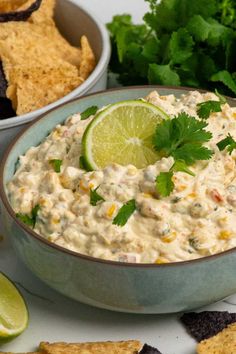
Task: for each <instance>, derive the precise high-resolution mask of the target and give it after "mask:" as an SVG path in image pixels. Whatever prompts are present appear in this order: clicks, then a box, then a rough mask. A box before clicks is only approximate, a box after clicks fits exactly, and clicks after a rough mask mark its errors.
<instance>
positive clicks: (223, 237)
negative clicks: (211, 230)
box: [218, 230, 232, 240]
mask: <svg viewBox="0 0 236 354" xmlns="http://www.w3.org/2000/svg"><path fill="white" fill-rule="evenodd" d="M231 237H232V232H230V231H227V230H224V231H221V232H220V233H219V236H218V238H219V239H220V240H230V239H231Z"/></svg>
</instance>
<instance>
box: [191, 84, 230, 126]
mask: <svg viewBox="0 0 236 354" xmlns="http://www.w3.org/2000/svg"><path fill="white" fill-rule="evenodd" d="M215 94H216V95H217V96H218V97H219V101H215V100H209V101H205V102H201V103H198V104H197V114H198V116H199V117H200V118H202V119H207V118H209V117H210V114H211V113H214V112H221V111H222V108H221V105H222V104H225V103H226V99H225V97H224V96H222V95H220V94H219V93H218V91H217V90H216V91H215Z"/></svg>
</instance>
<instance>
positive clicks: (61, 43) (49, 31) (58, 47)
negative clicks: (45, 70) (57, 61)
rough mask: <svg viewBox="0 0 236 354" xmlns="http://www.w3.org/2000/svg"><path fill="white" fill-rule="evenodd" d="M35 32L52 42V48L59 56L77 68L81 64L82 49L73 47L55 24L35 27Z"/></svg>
mask: <svg viewBox="0 0 236 354" xmlns="http://www.w3.org/2000/svg"><path fill="white" fill-rule="evenodd" d="M33 30H34V31H35V32H36V33H38V34H40V35H42V36H43V37H46V38H47V39H48V41H49V42H50V46H51V47H52V48H53V49H54V50H55V51H56V52H57V54H58V55H59V56H60V57H61V58H63V59H64V60H66V61H68V62H69V63H71V64H72V65H75V66H76V67H77V68H79V67H80V63H81V49H79V48H77V47H74V46H72V45H71V44H70V43H69V42H68V41H67V40H66V39H65V38H64V37H63V36H62V35H61V33H60V32H59V30H58V29H57V27H56V25H55V23H53V24H51V25H44V26H39V25H35V26H34V27H33ZM78 44H79V43H78Z"/></svg>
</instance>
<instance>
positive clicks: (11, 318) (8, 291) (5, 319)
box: [0, 273, 28, 343]
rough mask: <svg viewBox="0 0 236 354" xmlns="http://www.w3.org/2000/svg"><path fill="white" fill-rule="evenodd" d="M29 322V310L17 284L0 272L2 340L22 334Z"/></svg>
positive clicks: (6, 340)
mask: <svg viewBox="0 0 236 354" xmlns="http://www.w3.org/2000/svg"><path fill="white" fill-rule="evenodd" d="M27 324H28V310H27V307H26V304H25V301H24V299H23V298H22V296H21V294H20V292H19V290H18V289H17V288H16V287H15V285H14V284H13V283H12V282H11V281H10V280H9V279H8V278H7V277H6V276H5V275H3V274H2V273H0V342H1V343H2V342H8V341H10V340H11V339H13V338H15V337H16V336H18V335H19V334H21V333H22V332H23V331H24V330H25V328H26V327H27Z"/></svg>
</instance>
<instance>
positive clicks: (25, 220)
mask: <svg viewBox="0 0 236 354" xmlns="http://www.w3.org/2000/svg"><path fill="white" fill-rule="evenodd" d="M16 217H17V219H19V220H20V221H21V222H23V223H24V224H26V225H28V226H30V227H34V223H33V220H32V217H30V216H29V215H26V214H21V213H17V214H16Z"/></svg>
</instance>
